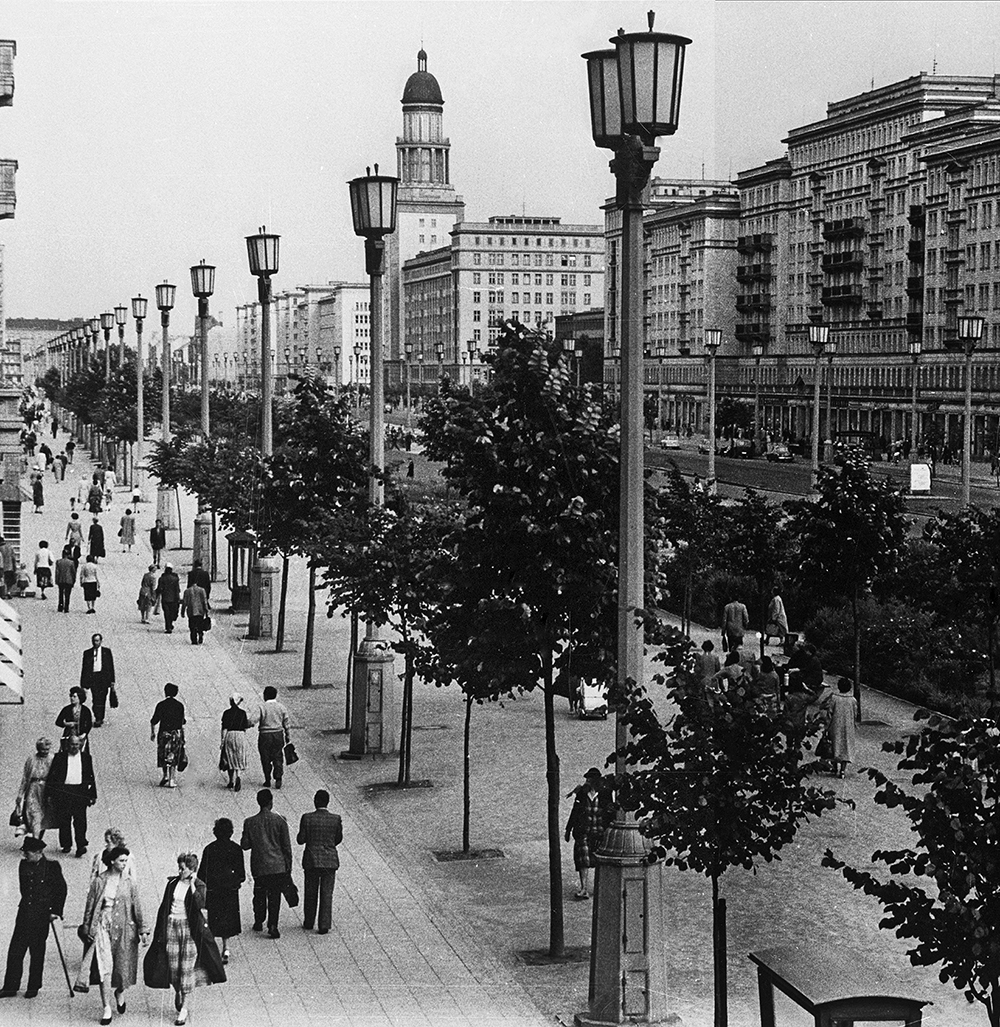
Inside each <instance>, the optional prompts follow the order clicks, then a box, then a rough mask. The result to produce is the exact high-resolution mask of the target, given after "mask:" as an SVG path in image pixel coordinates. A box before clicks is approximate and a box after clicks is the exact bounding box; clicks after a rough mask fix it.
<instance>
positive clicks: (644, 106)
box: [626, 40, 656, 125]
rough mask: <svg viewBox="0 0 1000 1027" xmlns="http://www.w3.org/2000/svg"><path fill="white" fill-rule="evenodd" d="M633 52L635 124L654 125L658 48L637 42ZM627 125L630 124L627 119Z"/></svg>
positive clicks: (644, 42)
mask: <svg viewBox="0 0 1000 1027" xmlns="http://www.w3.org/2000/svg"><path fill="white" fill-rule="evenodd" d="M630 49H631V51H632V73H633V76H634V79H633V82H632V88H633V91H634V92H633V98H634V103H635V114H634V123H635V124H638V125H651V124H652V123H653V100H654V93H655V91H656V46H655V44H654V43H651V42H647V41H645V40H636V41H635V42H634V43H633V44H632V46H631V47H630ZM626 124H629V121H628V119H626Z"/></svg>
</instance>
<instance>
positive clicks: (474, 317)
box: [472, 310, 483, 323]
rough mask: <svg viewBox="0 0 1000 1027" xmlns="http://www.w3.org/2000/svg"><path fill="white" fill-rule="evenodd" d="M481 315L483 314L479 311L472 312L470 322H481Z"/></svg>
mask: <svg viewBox="0 0 1000 1027" xmlns="http://www.w3.org/2000/svg"><path fill="white" fill-rule="evenodd" d="M482 313H483V312H482V311H481V310H474V311H473V312H472V320H473V321H475V322H477V323H478V322H479V321H481V320H482Z"/></svg>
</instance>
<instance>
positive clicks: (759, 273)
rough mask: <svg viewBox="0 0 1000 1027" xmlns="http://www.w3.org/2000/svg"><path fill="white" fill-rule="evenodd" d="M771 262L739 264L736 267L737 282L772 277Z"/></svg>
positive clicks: (763, 279) (765, 279)
mask: <svg viewBox="0 0 1000 1027" xmlns="http://www.w3.org/2000/svg"><path fill="white" fill-rule="evenodd" d="M772 269H773V265H771V264H740V265H739V267H737V268H736V280H737V281H738V282H754V281H767V280H768V279H770V278H773V277H774V272H773V270H772Z"/></svg>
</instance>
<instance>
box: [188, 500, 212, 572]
mask: <svg viewBox="0 0 1000 1027" xmlns="http://www.w3.org/2000/svg"><path fill="white" fill-rule="evenodd" d="M192 538H193V539H194V542H193V545H192V553H191V559H192V560H201V563H202V566H203V567H205V568H206V569H207V570H208V571H209V573H210V574H211V565H212V515H211V513H209V512H208V510H200V511H199V512H198V515H197V516H196V517H195V519H194V535H193V536H192Z"/></svg>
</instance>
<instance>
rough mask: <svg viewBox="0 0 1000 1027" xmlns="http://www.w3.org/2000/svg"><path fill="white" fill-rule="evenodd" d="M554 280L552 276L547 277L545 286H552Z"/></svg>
mask: <svg viewBox="0 0 1000 1027" xmlns="http://www.w3.org/2000/svg"><path fill="white" fill-rule="evenodd" d="M552 279H553V276H552V275H546V276H545V284H546V285H552Z"/></svg>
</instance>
